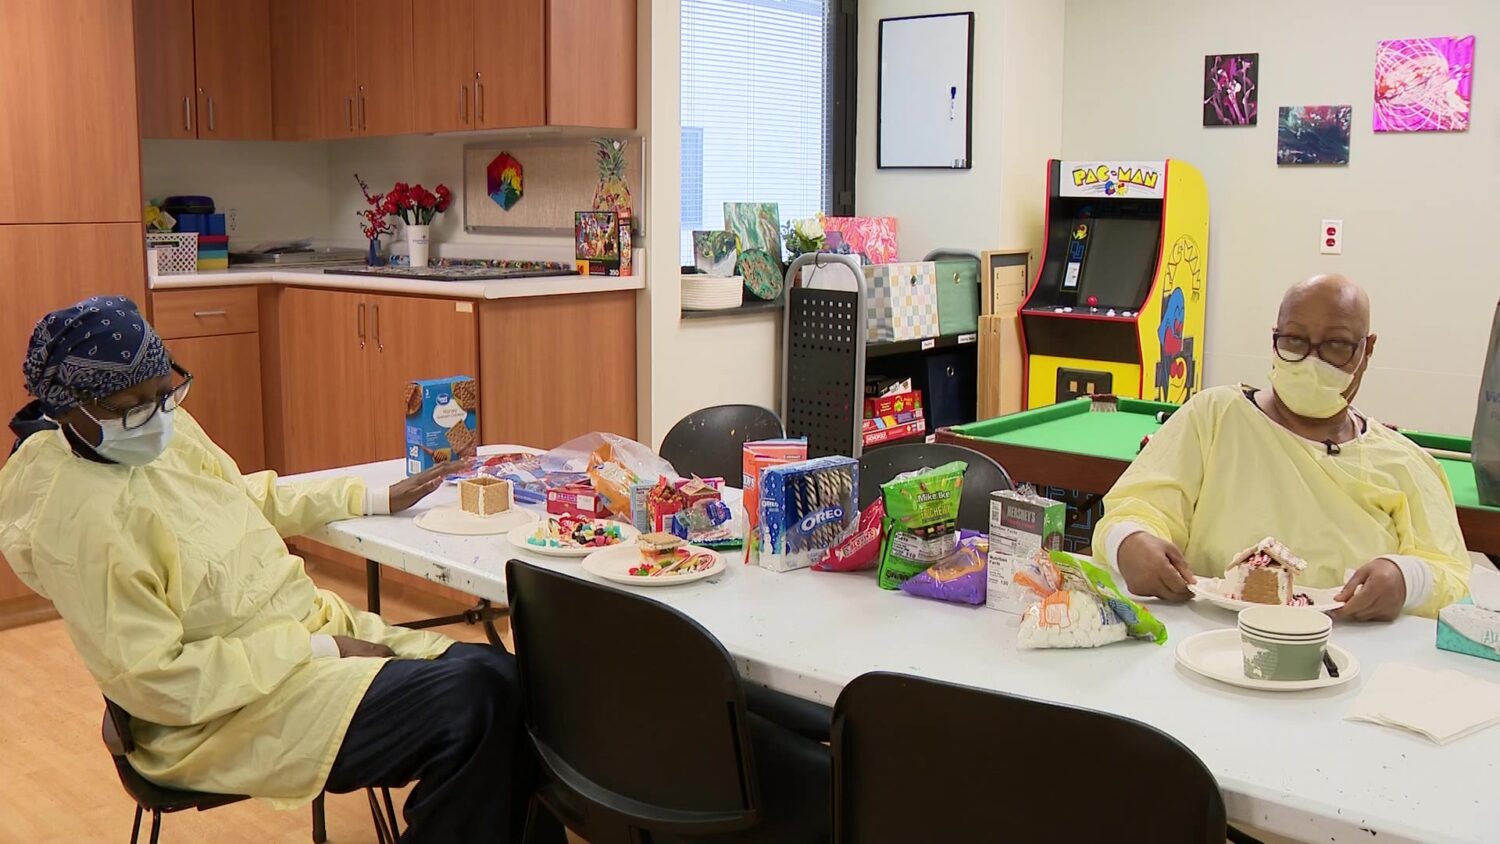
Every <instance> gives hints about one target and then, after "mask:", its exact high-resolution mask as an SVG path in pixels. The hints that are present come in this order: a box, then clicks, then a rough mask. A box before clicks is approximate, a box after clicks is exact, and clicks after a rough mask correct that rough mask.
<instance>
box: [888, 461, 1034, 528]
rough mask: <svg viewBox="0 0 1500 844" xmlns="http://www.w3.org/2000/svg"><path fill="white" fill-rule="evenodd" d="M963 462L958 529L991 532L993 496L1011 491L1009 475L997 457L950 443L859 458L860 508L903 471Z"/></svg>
mask: <svg viewBox="0 0 1500 844" xmlns="http://www.w3.org/2000/svg"><path fill="white" fill-rule="evenodd" d="M955 460H962V461H964V462H965V463H967V464H969V468H968V470H967V471H965V472H964V493H963V498H962V499H960V501H959V505H958V526H959V527H960V528H963V529H964V530H977V531H980V532H981V533H988V532H989V529H990V493H991V492H994V491H995V490H997V489H1010V488H1011V487H1012V486H1013V484H1011V481H1010V475H1008V474H1006V472H1005V469H1004V468H1003V467H1001V465H1000V464H999V463H996V462H995V460H994V458H992V457H990V456H988V455H985V454H980V453H979V452H977V451H975V450H973V449H972V448H964V447H963V446H961V445H951V444H949V443H906V444H904V445H891V446H884V447H882V448H874V449H871V450H869V451H867V452H865V453H864V455H863V456H861V457H860V458H859V506H860V509H864V508H865V507H866V506H867V505H868V504H869V503H870V502H872V501H874V500H875V499H877V498H879V497H880V485H881V484H883V483H885V482H886V481H889V480H890V479H891V478H894V477H896V476H897V475H899V474H901V473H902V472H910V471H912V470H914V469H921V468H923V467H926V468H929V469H935V468H937V467H938V466H941V465H943V464H944V463H952V462H953V461H955Z"/></svg>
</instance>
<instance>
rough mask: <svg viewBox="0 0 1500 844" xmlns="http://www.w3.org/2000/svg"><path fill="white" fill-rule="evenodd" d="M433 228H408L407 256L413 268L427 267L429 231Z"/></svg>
mask: <svg viewBox="0 0 1500 844" xmlns="http://www.w3.org/2000/svg"><path fill="white" fill-rule="evenodd" d="M429 228H431V226H407V227H406V254H407V255H410V256H411V265H412V266H413V267H425V266H427V230H428V229H429Z"/></svg>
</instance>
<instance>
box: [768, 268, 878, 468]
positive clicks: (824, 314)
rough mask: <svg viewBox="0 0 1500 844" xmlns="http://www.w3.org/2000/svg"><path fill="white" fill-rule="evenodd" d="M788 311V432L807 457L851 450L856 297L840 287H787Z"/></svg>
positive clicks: (857, 387) (857, 391) (857, 410)
mask: <svg viewBox="0 0 1500 844" xmlns="http://www.w3.org/2000/svg"><path fill="white" fill-rule="evenodd" d="M787 295H789V296H790V297H791V301H790V307H789V309H788V315H789V319H788V320H787V327H786V330H787V331H788V332H789V334H788V338H787V365H786V377H787V407H786V430H787V435H788V436H793V437H801V436H805V437H807V450H808V455H809V456H812V457H822V456H824V455H829V454H847V455H852V454H855V449H854V420H855V418H856V414H862V413H863V407H862V406H860V405H859V397H860V396H861V395H862V394H863V386H862V385H861V384H860V383H859V356H860V353H861V352H863V349H861V348H860V347H859V345H858V344H859V343H861V342H863V340H862V338H861V337H860V332H859V330H858V329H859V326H860V322H859V320H863V319H864V318H865V315H864V314H863V313H862V312H861V308H860V305H859V295H858V294H857V293H855V292H853V291H844V290H809V289H807V288H805V287H793V288H791V289H790V290H789V291H788V294H787Z"/></svg>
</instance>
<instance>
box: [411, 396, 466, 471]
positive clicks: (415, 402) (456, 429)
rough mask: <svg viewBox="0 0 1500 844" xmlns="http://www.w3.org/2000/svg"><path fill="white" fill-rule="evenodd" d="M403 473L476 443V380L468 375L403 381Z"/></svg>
mask: <svg viewBox="0 0 1500 844" xmlns="http://www.w3.org/2000/svg"><path fill="white" fill-rule="evenodd" d="M403 398H404V399H405V402H406V474H407V475H408V476H410V475H415V474H417V473H419V472H424V471H426V470H428V469H431V468H432V467H433V466H436V465H438V464H440V463H446V462H448V461H449V460H452V459H453V458H454V457H455V456H457V455H458V454H460V453H462V452H463V451H465V450H468V449H472V448H474V447H475V446H477V445H478V444H479V384H478V382H476V381H475V380H474V379H473V378H472V377H470V376H468V375H454V376H452V377H449V378H429V379H427V380H425V381H412V382H411V383H409V384H407V385H406V391H405V395H404V396H403Z"/></svg>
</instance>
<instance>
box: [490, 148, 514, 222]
mask: <svg viewBox="0 0 1500 844" xmlns="http://www.w3.org/2000/svg"><path fill="white" fill-rule="evenodd" d="M484 176H485V178H484V189H485V192H486V193H488V194H489V195H490V199H493V200H494V201H495V204H496V205H498V206H500V207H501V208H502V209H504V210H506V211H509V210H510V209H511V207H512V206H514V205H515V204H516V203H517V202H520V201H521V162H519V161H517V160H516V158H515V156H513V155H511V154H510V153H508V152H502V153H500V154H499V155H497V156H495V157H494V159H493V160H491V161H490V164H489V166H488V167H486V168H485V169H484Z"/></svg>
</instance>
